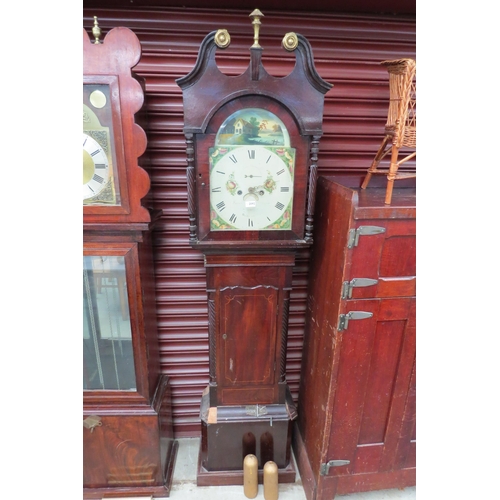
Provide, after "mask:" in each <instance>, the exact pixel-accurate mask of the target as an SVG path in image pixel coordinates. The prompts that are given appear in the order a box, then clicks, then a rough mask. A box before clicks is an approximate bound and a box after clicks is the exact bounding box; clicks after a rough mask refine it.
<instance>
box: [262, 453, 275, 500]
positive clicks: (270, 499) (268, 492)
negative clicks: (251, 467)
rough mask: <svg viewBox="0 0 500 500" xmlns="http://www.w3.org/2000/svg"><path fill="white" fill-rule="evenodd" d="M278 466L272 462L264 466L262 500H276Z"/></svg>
mask: <svg viewBox="0 0 500 500" xmlns="http://www.w3.org/2000/svg"><path fill="white" fill-rule="evenodd" d="M278 494H279V492H278V466H277V465H276V464H275V463H274V462H272V461H269V462H266V463H265V464H264V498H265V500H278Z"/></svg>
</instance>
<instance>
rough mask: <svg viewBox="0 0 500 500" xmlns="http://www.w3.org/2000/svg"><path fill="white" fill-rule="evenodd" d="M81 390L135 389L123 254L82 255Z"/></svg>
mask: <svg viewBox="0 0 500 500" xmlns="http://www.w3.org/2000/svg"><path fill="white" fill-rule="evenodd" d="M83 389H84V390H124V391H125V390H136V380H135V368H134V351H133V346H132V330H131V326H130V310H129V305H128V295H127V276H126V272H125V258H124V257H123V256H118V255H87V256H84V257H83Z"/></svg>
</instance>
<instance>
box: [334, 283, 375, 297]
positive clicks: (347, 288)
mask: <svg viewBox="0 0 500 500" xmlns="http://www.w3.org/2000/svg"><path fill="white" fill-rule="evenodd" d="M377 283H378V280H374V279H371V278H353V279H352V280H351V281H344V283H342V298H343V299H351V298H352V289H353V288H358V287H363V286H372V285H376V284H377Z"/></svg>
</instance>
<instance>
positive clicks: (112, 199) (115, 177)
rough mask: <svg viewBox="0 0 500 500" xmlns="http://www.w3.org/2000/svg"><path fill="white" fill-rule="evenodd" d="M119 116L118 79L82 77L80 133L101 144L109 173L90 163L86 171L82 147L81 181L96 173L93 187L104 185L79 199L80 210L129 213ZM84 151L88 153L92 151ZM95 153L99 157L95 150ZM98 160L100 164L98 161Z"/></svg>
mask: <svg viewBox="0 0 500 500" xmlns="http://www.w3.org/2000/svg"><path fill="white" fill-rule="evenodd" d="M100 93H101V94H100ZM96 96H97V97H96ZM103 96H104V97H103ZM99 99H100V100H99ZM119 116H120V93H119V87H118V78H117V77H116V76H112V75H110V76H104V75H93V76H84V77H83V133H84V134H86V135H88V136H89V137H91V138H92V139H93V140H94V141H96V142H97V143H98V144H99V145H100V146H101V147H102V150H103V152H104V153H105V154H106V155H107V158H108V162H109V170H108V171H109V175H107V176H106V175H100V174H99V169H98V168H97V169H95V170H94V169H93V168H92V165H91V167H90V168H89V167H87V172H86V171H85V170H86V169H85V159H86V158H87V165H88V164H89V162H88V157H87V156H86V155H85V147H84V174H83V175H84V184H85V181H86V180H88V179H89V178H91V177H92V175H94V174H95V173H97V176H96V178H97V182H98V183H99V184H96V183H95V182H93V186H94V187H95V186H100V187H102V186H104V187H103V188H102V190H101V191H100V192H98V193H97V194H96V196H94V197H89V198H86V199H84V200H83V210H84V213H88V214H99V213H107V214H128V213H130V209H129V199H128V190H127V182H126V171H125V153H124V148H123V133H122V124H121V121H120V118H119ZM84 141H85V137H84ZM90 142H91V141H90ZM88 153H89V154H91V153H92V152H88ZM96 156H97V157H99V153H97V155H96ZM95 163H97V161H95V162H94V164H95ZM99 163H101V164H102V162H99ZM91 174H92V175H91ZM99 176H100V177H105V179H104V181H103V182H100V179H99ZM84 196H85V195H84Z"/></svg>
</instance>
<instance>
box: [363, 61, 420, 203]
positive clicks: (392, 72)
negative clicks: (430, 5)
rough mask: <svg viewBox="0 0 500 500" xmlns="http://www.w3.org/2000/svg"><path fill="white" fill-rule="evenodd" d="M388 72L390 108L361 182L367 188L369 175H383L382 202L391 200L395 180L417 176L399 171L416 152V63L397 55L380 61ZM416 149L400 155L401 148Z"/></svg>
mask: <svg viewBox="0 0 500 500" xmlns="http://www.w3.org/2000/svg"><path fill="white" fill-rule="evenodd" d="M381 64H382V65H383V66H385V68H386V69H387V71H388V73H389V95H390V97H389V112H388V114H387V123H386V125H385V136H384V139H383V140H382V144H381V146H380V148H379V150H378V151H377V154H376V155H375V158H374V160H373V162H372V164H371V166H370V168H369V169H368V173H367V174H366V177H365V179H364V181H363V184H362V185H361V189H366V187H367V186H368V183H369V182H370V179H371V177H372V175H377V174H381V175H386V176H387V189H386V194H385V203H386V204H387V205H390V204H391V198H392V189H393V187H394V181H395V180H398V179H408V178H412V177H416V172H398V168H399V166H400V165H401V164H402V163H404V162H406V161H408V160H409V159H411V158H414V157H415V156H416V154H417V152H416V148H417V84H416V75H417V63H416V62H415V61H414V60H413V59H397V60H394V61H383V62H382V63H381ZM402 147H405V148H410V149H415V151H414V152H412V153H410V154H407V155H406V156H404V157H403V158H401V159H399V156H400V152H399V150H400V148H402ZM389 151H390V152H391V160H390V163H389V165H388V166H386V167H385V168H384V167H383V166H381V165H380V162H381V161H382V160H383V159H384V158H385V156H386V155H387V154H388V153H389Z"/></svg>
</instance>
